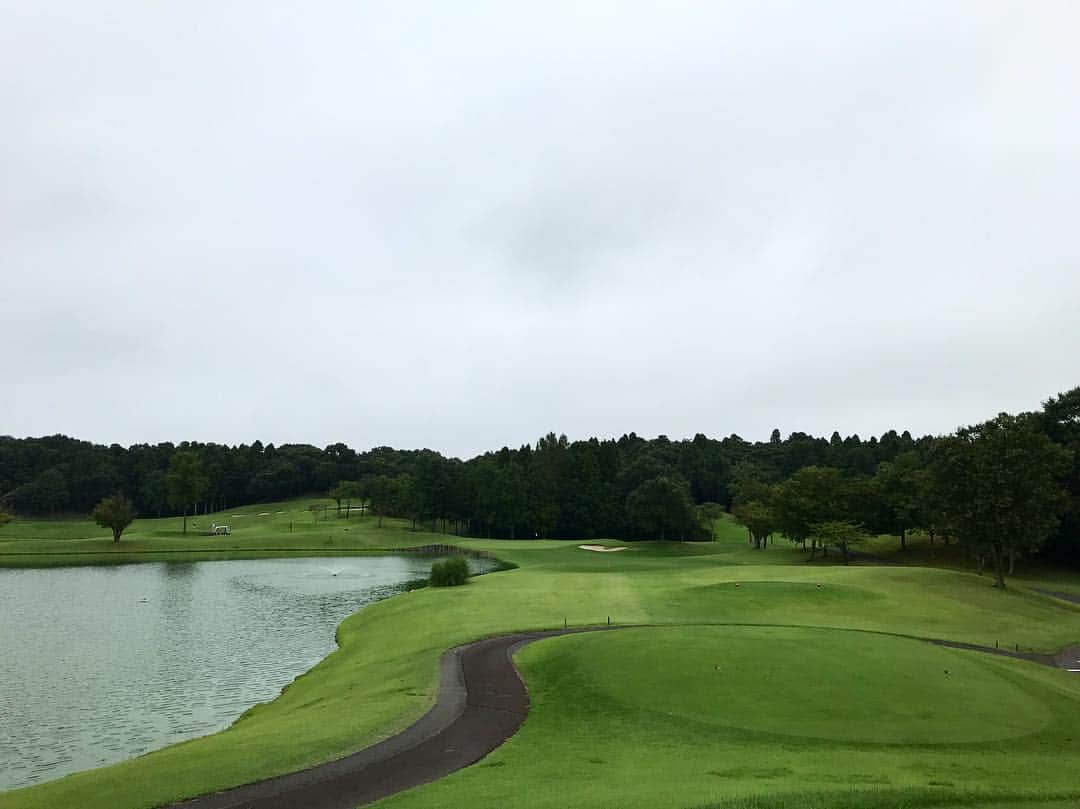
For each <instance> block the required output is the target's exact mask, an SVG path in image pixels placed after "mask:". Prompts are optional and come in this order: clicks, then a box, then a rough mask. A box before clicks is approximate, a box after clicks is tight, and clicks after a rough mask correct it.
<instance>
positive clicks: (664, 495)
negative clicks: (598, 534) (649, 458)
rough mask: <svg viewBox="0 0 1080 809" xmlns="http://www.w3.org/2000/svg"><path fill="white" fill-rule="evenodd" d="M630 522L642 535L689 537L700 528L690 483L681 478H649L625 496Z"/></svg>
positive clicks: (661, 537)
mask: <svg viewBox="0 0 1080 809" xmlns="http://www.w3.org/2000/svg"><path fill="white" fill-rule="evenodd" d="M626 511H627V515H628V516H629V518H630V525H631V526H632V527H633V528H634V529H635V530H636V531H637V532H639V533H640V535H641V536H644V537H649V538H654V537H659V538H660V539H675V538H678V539H686V537H687V536H693V535H694V534H695V532H696V531H697V528H698V525H697V512H696V510H695V508H694V503H693V501H692V500H691V499H690V484H688V483H687V482H686V481H685V480H683V479H682V478H678V477H667V476H661V477H658V478H651V479H650V480H646V481H645V482H644V483H642V484H641V485H640V486H638V487H637V488H636V489H634V491H632V492H631V493H630V495H629V497H627V498H626Z"/></svg>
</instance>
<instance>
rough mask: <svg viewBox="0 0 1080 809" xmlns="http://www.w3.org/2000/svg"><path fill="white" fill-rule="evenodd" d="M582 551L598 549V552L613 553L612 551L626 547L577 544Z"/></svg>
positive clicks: (622, 549)
mask: <svg viewBox="0 0 1080 809" xmlns="http://www.w3.org/2000/svg"><path fill="white" fill-rule="evenodd" d="M578 547H579V548H581V549H582V550H583V551H599V552H600V553H613V552H614V551H625V550H626V548H624V547H619V548H609V547H607V546H606V545H578Z"/></svg>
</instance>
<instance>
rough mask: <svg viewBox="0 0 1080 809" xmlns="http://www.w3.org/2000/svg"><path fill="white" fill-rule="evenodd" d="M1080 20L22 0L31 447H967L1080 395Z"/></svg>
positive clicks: (962, 9) (1, 161) (792, 6)
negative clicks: (1079, 48) (842, 443)
mask: <svg viewBox="0 0 1080 809" xmlns="http://www.w3.org/2000/svg"><path fill="white" fill-rule="evenodd" d="M1078 23H1080V13H1078V12H1077V10H1076V8H1075V6H1074V4H1071V3H1067V2H1061V3H1049V2H1047V3H1040V4H1037V5H1031V4H1019V3H985V2H971V3H960V2H958V3H953V4H946V5H942V4H931V3H925V4H919V3H916V4H895V5H893V6H884V7H882V6H880V5H879V4H875V5H873V6H868V5H867V4H862V3H854V2H852V3H844V2H835V3H826V4H817V5H815V6H814V7H813V8H810V7H807V6H805V4H799V3H768V2H767V3H744V4H714V5H706V4H697V3H673V4H664V6H663V8H662V9H661V8H660V7H659V6H657V5H656V4H649V3H590V4H584V5H582V4H571V3H555V4H543V5H531V6H514V5H507V4H481V5H477V6H472V7H470V10H469V11H464V10H463V9H461V8H450V7H448V6H446V5H445V4H437V3H405V4H349V3H326V4H322V5H320V6H318V7H311V6H310V5H306V6H302V5H301V4H298V3H254V2H250V0H236V2H231V3H209V2H192V3H187V4H183V5H182V6H175V7H166V6H152V5H146V4H144V3H136V2H130V1H129V2H121V3H114V4H113V5H111V6H110V7H109V8H108V9H107V10H103V9H101V8H91V7H88V6H85V4H79V3H73V2H70V0H53V1H52V2H45V3H41V4H31V5H27V4H25V3H14V2H0V75H3V76H4V80H3V81H2V82H0V110H2V112H0V116H3V123H4V125H3V126H2V127H0V178H2V180H3V181H2V182H0V272H2V274H3V282H4V283H3V290H4V303H5V307H4V310H5V316H4V319H5V326H6V328H5V333H6V334H7V335H8V342H7V345H8V347H9V350H6V351H4V352H3V353H2V354H0V372H2V373H3V376H4V379H5V395H4V396H3V397H0V432H7V433H11V434H15V435H27V434H41V433H51V432H66V433H69V434H75V435H78V436H80V437H85V438H89V439H92V440H97V441H106V442H111V441H117V442H121V443H129V442H133V441H144V440H150V441H156V440H180V439H184V438H197V439H201V440H217V441H224V442H230V443H232V442H239V441H251V440H253V439H255V438H261V439H262V440H264V441H267V440H269V441H274V442H279V443H280V442H284V441H310V442H313V443H316V444H325V443H330V442H332V441H337V440H345V441H347V442H349V443H351V444H353V445H356V446H360V447H366V446H370V445H373V444H384V443H385V444H393V445H397V446H406V447H412V446H431V447H435V448H438V449H441V450H444V451H447V452H450V453H455V454H471V453H473V452H476V451H479V450H482V449H485V448H491V447H497V446H500V445H502V444H504V443H505V444H510V445H517V444H521V443H524V442H527V441H531V440H534V439H535V438H536V437H537V436H539V435H540V434H542V433H544V432H546V431H548V430H549V429H556V430H561V431H565V432H567V433H568V434H570V435H571V436H573V437H580V436H586V435H590V434H597V435H617V434H619V433H621V432H623V431H630V430H635V431H637V432H638V433H640V434H644V435H654V434H657V433H666V434H668V435H670V436H672V437H679V436H687V435H693V434H694V433H695V432H706V433H708V434H712V435H722V434H727V433H730V432H738V433H739V434H741V435H743V436H744V437H748V438H763V437H765V436H767V434H768V432H769V430H770V429H771V428H772V427H774V426H778V427H780V428H781V429H782V430H783V431H785V432H788V431H792V430H804V431H808V432H815V433H824V434H828V433H831V432H832V430H833V429H840V430H841V431H843V432H856V431H857V432H859V433H861V434H863V435H867V434H875V433H880V432H882V431H884V430H886V429H889V428H892V427H895V428H897V429H903V428H908V429H911V430H912V431H914V432H943V431H947V430H950V429H952V428H953V427H955V426H957V425H958V424H960V423H966V422H971V421H975V420H978V419H981V418H984V417H987V416H990V415H993V414H994V413H995V412H997V411H998V410H1001V409H1010V410H1018V409H1027V408H1033V407H1036V406H1037V405H1038V403H1039V401H1040V399H1042V398H1045V397H1046V396H1048V395H1050V394H1052V393H1054V392H1056V391H1059V390H1062V389H1065V388H1069V387H1072V386H1074V385H1075V384H1077V382H1078V381H1080V374H1078V371H1080V368H1078V364H1077V361H1076V357H1077V356H1078V349H1080V325H1078V323H1080V318H1077V317H1076V316H1075V312H1076V311H1077V310H1078V304H1080V272H1078V267H1080V247H1078V242H1077V240H1076V238H1075V233H1074V231H1075V222H1074V219H1075V213H1074V212H1075V211H1076V210H1078V209H1080V205H1078V203H1080V199H1078V196H1080V191H1078V189H1080V145H1078V142H1077V139H1076V133H1077V132H1078V131H1080V102H1078V100H1077V96H1076V94H1075V92H1074V89H1073V86H1074V77H1075V76H1076V75H1077V74H1078V72H1080V57H1077V55H1076V52H1075V48H1074V47H1073V46H1072V43H1073V42H1074V41H1075V34H1076V32H1077V30H1078Z"/></svg>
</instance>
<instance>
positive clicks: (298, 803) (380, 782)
mask: <svg viewBox="0 0 1080 809" xmlns="http://www.w3.org/2000/svg"><path fill="white" fill-rule="evenodd" d="M604 628H606V627H604ZM582 631H594V630H591V629H577V630H575V629H571V630H562V629H560V630H554V631H550V632H523V633H516V634H513V635H504V636H502V637H497V638H489V639H487V640H482V641H477V642H476V643H470V644H467V645H465V646H459V647H457V648H455V649H451V650H450V651H448V652H446V653H445V654H444V655H443V657H442V663H441V668H442V670H441V677H440V685H439V693H438V695H437V697H436V700H435V705H434V706H433V707H432V708H431V710H430V711H428V712H427V713H426V714H424V716H423V717H421V718H420V719H419V720H418V721H417V722H416V723H415V724H414V725H412V726H410V727H409V728H407V729H406V730H404V731H402V732H401V733H399V734H398V735H396V736H392V737H391V738H389V739H386V740H385V741H382V742H379V743H378V744H376V745H373V746H371V747H368V748H366V749H364V750H361V751H360V752H358V753H354V754H353V755H351V756H347V757H345V758H343V759H339V760H338V761H332V762H329V763H328V764H321V765H318V766H316V767H312V768H310V769H307V770H301V771H300V772H296V773H290V774H289V775H282V776H278V777H276V778H269V779H266V780H265V781H257V782H255V783H253V784H247V785H245V786H241V787H236V788H235V789H230V790H227V791H225V792H218V793H214V794H211V795H205V796H203V797H201V798H194V799H192V800H187V801H182V802H180V803H176V804H172V805H171V807H170V809H353V807H356V806H360V805H362V804H365V803H370V802H372V801H375V800H378V799H379V798H384V797H386V796H387V795H392V794H394V793H395V792H400V791H401V790H404V789H408V788H410V787H414V786H417V785H419V784H425V783H427V782H428V781H434V780H435V779H437V778H441V777H443V776H444V775H449V774H450V773H452V772H454V771H455V770H460V769H461V768H462V767H467V766H469V765H470V764H472V763H474V762H476V761H479V760H480V759H481V758H483V757H484V756H486V755H487V754H488V753H490V752H491V751H492V750H494V749H495V748H496V747H498V746H499V745H501V744H502V743H503V742H504V741H506V740H507V739H508V738H510V737H511V736H512V735H514V733H515V732H516V731H517V729H518V728H519V727H521V724H522V723H523V722H524V721H525V716H526V714H527V713H528V712H529V695H528V692H527V691H526V689H525V684H524V682H522V680H521V676H520V675H519V674H518V671H517V669H516V668H515V667H514V664H513V661H512V660H511V656H512V655H513V653H514V652H515V651H516V650H517V649H518V648H520V647H521V646H523V645H525V644H526V643H530V642H532V641H534V640H539V639H540V638H550V637H554V636H556V635H566V634H570V633H574V632H582Z"/></svg>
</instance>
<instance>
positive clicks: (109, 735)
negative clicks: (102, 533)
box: [0, 557, 431, 790]
mask: <svg viewBox="0 0 1080 809" xmlns="http://www.w3.org/2000/svg"><path fill="white" fill-rule="evenodd" d="M430 564H431V560H430V559H423V558H417V557H344V558H336V557H335V558H320V559H260V560H243V561H228V562H162V563H153V564H140V565H124V566H103V567H78V568H52V569H42V570H0V650H2V651H0V790H4V789H12V788H14V787H17V786H23V785H26V784H31V783H36V782H39V781H44V780H47V779H50V778H55V777H58V776H60V775H64V774H66V773H69V772H74V771H76V770H81V769H86V768H89V767H96V766H100V765H102V764H106V763H111V762H114V761H119V760H121V759H124V758H130V757H132V756H135V755H138V754H140V753H144V752H146V751H148V750H152V749H155V748H158V747H162V746H164V745H166V744H170V743H172V742H176V741H179V740H181V739H185V738H191V737H193V736H201V735H204V734H207V733H211V732H214V731H217V730H221V729H222V728H224V727H227V726H228V725H229V724H230V723H231V722H232V721H233V720H234V719H236V717H238V716H239V715H240V714H241V713H243V712H244V711H245V710H246V709H247V708H249V707H250V706H252V705H254V704H255V703H258V702H263V701H265V700H269V699H273V698H274V697H275V696H276V695H277V694H278V693H279V691H280V690H281V688H282V687H283V686H284V685H286V684H287V683H289V682H290V681H291V680H293V679H294V678H295V677H296V676H298V675H299V674H301V673H303V672H304V671H306V670H308V669H309V668H311V667H312V666H313V665H314V664H315V663H317V662H318V661H319V660H321V659H322V658H323V657H325V656H326V655H327V654H328V653H329V652H330V651H332V650H333V648H334V631H335V629H336V627H337V625H338V624H339V623H340V622H341V621H342V620H343V619H344V618H345V617H346V616H347V615H349V614H350V613H352V612H354V611H355V610H356V609H358V608H359V607H361V606H363V605H364V604H367V603H370V602H371V601H374V600H377V599H378V598H382V597H385V596H386V595H389V594H392V593H393V592H395V591H396V590H397V589H398V588H400V587H401V585H402V584H403V583H405V582H407V581H409V580H411V579H415V578H418V577H421V576H424V575H426V574H427V571H428V569H429V567H430Z"/></svg>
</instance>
